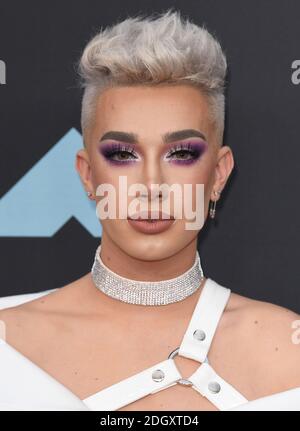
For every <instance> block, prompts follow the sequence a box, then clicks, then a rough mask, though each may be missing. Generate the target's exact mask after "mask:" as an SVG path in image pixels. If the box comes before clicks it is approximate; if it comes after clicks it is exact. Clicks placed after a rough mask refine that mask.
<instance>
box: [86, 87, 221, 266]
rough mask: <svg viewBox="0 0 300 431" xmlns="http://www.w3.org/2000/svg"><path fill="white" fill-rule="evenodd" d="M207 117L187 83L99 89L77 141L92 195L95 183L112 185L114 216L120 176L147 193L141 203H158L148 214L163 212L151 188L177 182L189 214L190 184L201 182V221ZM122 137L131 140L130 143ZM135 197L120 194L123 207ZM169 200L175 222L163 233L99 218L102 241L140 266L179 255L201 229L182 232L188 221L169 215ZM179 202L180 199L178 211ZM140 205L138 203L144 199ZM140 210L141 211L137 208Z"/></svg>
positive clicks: (207, 176)
mask: <svg viewBox="0 0 300 431" xmlns="http://www.w3.org/2000/svg"><path fill="white" fill-rule="evenodd" d="M209 114H210V111H209V105H208V102H207V99H206V97H205V96H204V95H203V94H202V93H201V92H200V90H198V89H196V88H193V87H191V86H188V85H176V86H170V85H166V86H157V87H145V86H133V87H126V86H124V87H117V88H110V89H108V90H106V91H105V92H104V93H102V94H101V95H100V97H99V98H98V103H97V107H96V111H95V117H94V121H93V125H92V126H91V127H90V129H89V130H88V133H87V134H86V135H85V143H86V147H87V148H86V150H85V151H86V153H87V155H88V157H87V159H88V165H89V178H90V181H91V188H92V189H93V190H94V192H96V191H97V188H98V186H99V185H101V184H104V183H106V184H107V183H108V184H111V185H112V186H113V188H114V189H115V190H116V198H117V200H116V210H117V217H118V211H119V203H118V202H119V201H118V200H119V198H120V196H119V193H118V192H119V187H120V182H119V179H120V177H121V176H123V177H125V178H126V184H127V187H128V188H129V187H130V186H132V185H133V184H137V183H138V184H143V185H144V187H145V190H146V191H148V192H149V194H148V197H149V200H148V199H147V198H146V201H147V202H148V204H149V205H150V204H153V203H154V200H155V202H156V204H158V205H159V206H158V207H156V208H159V210H160V211H163V212H166V211H164V209H163V208H165V207H162V203H163V200H164V199H165V198H166V195H165V194H163V195H160V196H159V194H156V193H154V195H152V198H151V190H154V189H153V184H158V185H161V184H167V185H168V186H170V187H171V186H172V185H173V184H177V185H179V186H180V189H181V191H183V190H184V185H185V184H190V185H191V189H190V192H191V193H190V192H189V193H190V203H191V205H192V209H193V211H195V210H197V202H196V195H197V193H198V195H199V191H197V189H196V185H197V184H202V185H203V186H202V191H203V192H204V193H203V194H202V197H203V199H202V200H203V202H202V204H201V208H202V212H203V218H204V219H203V222H204V220H205V218H206V215H207V212H208V204H209V199H210V196H211V189H212V186H213V184H214V181H215V174H216V172H215V167H216V161H217V156H218V151H220V149H219V148H220V147H219V144H218V142H216V139H217V138H216V131H215V129H214V126H213V124H212V122H211V119H210V117H209ZM178 131H187V132H185V133H182V134H181V135H180V136H178V135H177V137H176V136H175V137H174V136H173V137H172V135H171V134H172V133H173V132H178ZM108 132H110V134H109V135H108ZM115 132H123V133H122V134H117V133H115ZM124 133H126V134H127V135H125V134H124ZM128 134H132V135H134V139H132V136H131V135H128ZM133 141H135V142H133ZM85 172H87V171H85ZM82 176H83V175H82ZM85 178H87V174H85ZM177 190H178V189H177ZM140 197H141V194H139V192H137V193H136V195H135V196H128V197H127V203H128V205H129V204H130V202H132V201H133V200H135V201H136V200H137V199H138V198H140ZM121 198H124V193H121ZM169 198H170V205H171V206H170V207H169V208H170V211H167V212H168V213H169V214H170V215H171V216H175V221H174V222H172V223H170V224H169V225H168V228H167V229H164V230H163V231H161V232H159V233H149V232H148V233H147V232H141V231H140V230H137V229H135V228H134V226H133V224H131V223H130V222H129V221H128V219H127V218H125V219H120V218H116V219H104V220H101V224H102V228H103V236H102V240H103V239H105V240H110V241H113V242H114V244H115V245H117V246H118V247H119V248H121V249H122V250H123V251H124V252H126V253H127V254H128V255H131V256H132V257H137V258H140V257H141V256H143V259H145V260H156V259H163V258H166V257H168V256H171V255H173V254H175V253H177V252H179V251H180V250H181V249H183V248H184V247H186V246H187V245H188V244H190V243H191V242H192V241H196V239H197V234H198V232H199V230H200V229H201V227H202V225H203V223H202V225H201V226H200V227H198V228H194V229H189V230H187V229H186V228H185V226H186V222H191V220H190V219H187V218H186V217H185V212H184V209H183V208H182V213H181V214H182V218H177V216H176V214H175V212H176V211H175V206H176V203H175V202H176V200H178V199H179V195H178V194H177V196H176V192H175V193H173V194H172V193H171V194H170V195H169ZM101 199H103V197H100V196H96V202H97V204H99V202H100V201H101ZM183 200H184V196H183V194H181V201H182V205H183ZM123 202H124V201H123ZM143 202H144V204H145V199H144V201H143ZM127 208H129V207H127ZM131 208H132V207H131ZM144 208H145V207H143V206H142V207H140V210H143V209H144ZM149 208H150V207H149ZM177 208H178V207H177ZM137 210H138V207H137Z"/></svg>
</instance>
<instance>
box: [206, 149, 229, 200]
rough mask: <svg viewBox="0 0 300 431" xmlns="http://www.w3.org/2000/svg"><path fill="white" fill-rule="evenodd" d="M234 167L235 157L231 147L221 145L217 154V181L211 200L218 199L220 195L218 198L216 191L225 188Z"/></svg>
mask: <svg viewBox="0 0 300 431" xmlns="http://www.w3.org/2000/svg"><path fill="white" fill-rule="evenodd" d="M233 168H234V158H233V154H232V151H231V148H230V147H228V146H227V145H225V146H223V147H221V148H220V149H219V151H218V154H217V164H216V167H215V181H214V184H213V188H212V192H211V193H212V194H211V200H213V201H216V200H218V199H219V197H220V195H219V197H217V198H216V195H215V193H214V192H215V191H217V192H220V194H221V192H222V190H223V189H224V187H225V185H226V183H227V180H228V178H229V176H230V174H231V172H232V170H233Z"/></svg>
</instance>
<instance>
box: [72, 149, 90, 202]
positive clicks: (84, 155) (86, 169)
mask: <svg viewBox="0 0 300 431" xmlns="http://www.w3.org/2000/svg"><path fill="white" fill-rule="evenodd" d="M75 168H76V170H77V172H78V174H79V175H80V178H81V182H82V184H83V187H84V188H85V190H86V192H92V193H93V194H94V188H93V182H92V171H91V165H90V159H89V155H88V152H87V150H86V149H85V148H83V149H81V150H79V151H78V152H77V153H76V160H75Z"/></svg>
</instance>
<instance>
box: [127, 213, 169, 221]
mask: <svg viewBox="0 0 300 431" xmlns="http://www.w3.org/2000/svg"><path fill="white" fill-rule="evenodd" d="M128 220H134V221H147V222H149V223H154V222H156V221H159V220H161V221H167V220H174V217H173V216H172V215H170V214H167V213H164V212H162V211H152V212H146V211H144V212H140V213H135V214H134V217H133V216H132V217H129V216H128Z"/></svg>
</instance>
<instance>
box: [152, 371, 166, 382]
mask: <svg viewBox="0 0 300 431" xmlns="http://www.w3.org/2000/svg"><path fill="white" fill-rule="evenodd" d="M164 378H165V373H164V372H163V371H162V370H155V371H153V373H152V379H153V380H154V381H155V382H161V381H162V380H163V379H164Z"/></svg>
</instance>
